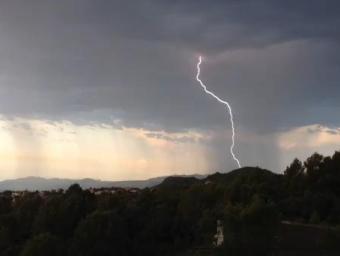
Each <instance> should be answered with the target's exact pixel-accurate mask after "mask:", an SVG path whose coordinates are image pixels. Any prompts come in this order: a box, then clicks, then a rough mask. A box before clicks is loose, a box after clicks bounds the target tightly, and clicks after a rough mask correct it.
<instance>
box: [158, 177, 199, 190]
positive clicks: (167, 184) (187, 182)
mask: <svg viewBox="0 0 340 256" xmlns="http://www.w3.org/2000/svg"><path fill="white" fill-rule="evenodd" d="M200 182H202V181H201V180H200V179H198V178H195V177H181V176H170V177H167V178H165V179H164V180H163V181H162V183H161V184H159V185H158V186H157V187H158V188H174V189H180V188H188V187H190V186H192V185H194V184H197V183H200Z"/></svg>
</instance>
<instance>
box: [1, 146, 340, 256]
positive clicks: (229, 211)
mask: <svg viewBox="0 0 340 256" xmlns="http://www.w3.org/2000/svg"><path fill="white" fill-rule="evenodd" d="M217 220H221V222H222V223H223V229H224V244H223V246H221V247H219V248H214V247H213V242H214V239H215V238H214V235H215V234H216V222H217ZM281 221H291V222H298V223H307V224H308V223H312V224H317V225H322V226H331V227H337V225H339V224H340V152H335V153H334V155H333V156H331V157H324V156H322V155H320V154H317V153H315V154H313V155H312V156H311V157H309V158H308V159H307V160H306V161H305V162H304V163H302V162H301V161H299V160H297V159H296V160H294V161H293V163H292V164H291V165H290V166H289V167H287V169H286V170H285V171H284V174H282V175H279V174H274V173H272V172H269V171H267V170H263V169H260V168H250V167H247V168H242V169H238V170H235V171H233V172H230V173H226V174H220V173H216V174H213V175H210V176H208V177H207V178H205V179H203V180H198V179H195V178H180V177H176V178H168V179H166V180H165V181H164V182H163V183H162V184H160V185H159V186H157V187H155V188H150V189H144V190H141V191H140V192H138V193H131V192H128V191H124V190H122V191H120V192H117V193H114V194H112V193H103V194H100V195H94V194H92V193H90V191H89V190H82V189H81V187H80V186H79V185H77V184H75V185H72V186H71V187H70V188H69V189H68V190H67V191H65V192H48V193H46V194H44V196H42V195H41V194H40V193H39V192H27V193H24V195H23V196H21V197H19V198H17V199H16V200H15V201H14V200H13V197H12V192H10V191H7V192H3V193H1V196H0V255H3V256H17V255H20V256H40V255H44V256H45V255H49V256H54V255H56V256H57V255H65V256H66V255H72V256H73V255H75V256H78V255H79V256H95V255H101V256H111V255H119V256H124V255H147V256H152V255H199V253H200V251H201V250H203V249H209V250H210V253H213V254H214V255H225V254H226V253H227V255H272V254H273V253H274V252H275V250H277V247H278V244H279V242H278V237H279V236H280V222H281ZM332 230H333V229H332ZM334 230H335V229H334ZM296 242H297V243H299V241H296ZM339 242H340V240H339V237H338V236H337V232H334V234H332V236H330V237H329V240H327V241H321V242H320V246H325V247H327V248H331V249H334V248H336V247H337V244H339Z"/></svg>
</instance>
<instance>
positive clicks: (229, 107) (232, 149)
mask: <svg viewBox="0 0 340 256" xmlns="http://www.w3.org/2000/svg"><path fill="white" fill-rule="evenodd" d="M201 63H202V56H199V57H198V62H197V74H196V80H197V82H199V84H200V85H201V87H202V88H203V90H204V92H205V93H206V94H209V95H210V96H212V97H214V98H215V99H216V100H217V101H218V102H220V103H222V104H223V105H225V106H226V107H227V108H228V112H229V117H230V123H231V130H232V136H231V140H232V143H231V146H230V153H231V155H232V156H233V159H234V160H235V161H236V163H237V165H238V167H239V168H241V164H240V161H239V160H238V158H237V157H236V156H235V154H234V146H235V127H234V117H233V111H232V109H231V106H230V104H229V103H228V102H227V101H225V100H222V99H220V98H219V97H218V96H216V95H215V94H214V93H213V92H211V91H209V90H208V89H207V87H206V86H205V84H204V83H203V82H202V80H201V79H200V74H201Z"/></svg>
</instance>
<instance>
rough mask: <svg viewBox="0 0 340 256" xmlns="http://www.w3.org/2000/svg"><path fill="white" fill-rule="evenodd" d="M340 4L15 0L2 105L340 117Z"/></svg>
mask: <svg viewBox="0 0 340 256" xmlns="http://www.w3.org/2000/svg"><path fill="white" fill-rule="evenodd" d="M337 2H338V1H327V2H324V1H310V0H308V1H307V0H306V1H298V2H297V1H232V0H230V1H213V2H211V1H197V0H195V1H100V0H99V1H89V0H82V1H78V0H73V1H69V0H67V1H66V0H61V1H52V0H32V1H18V0H10V1H9V0H8V1H1V3H0V68H1V69H0V71H1V73H0V89H1V91H0V110H1V113H2V114H6V115H9V116H11V115H12V116H15V115H18V116H25V115H35V116H42V117H44V118H48V119H69V120H71V121H75V122H76V121H77V122H111V120H112V119H121V120H123V122H124V123H125V124H126V125H129V126H134V127H143V126H144V127H148V128H150V127H151V128H155V129H158V128H162V129H167V130H182V129H190V128H200V129H216V128H218V129H221V128H223V127H225V126H226V125H227V123H226V120H225V109H223V107H222V106H221V105H218V104H216V103H215V102H214V101H213V100H211V99H210V98H208V97H206V95H203V93H202V91H201V90H200V88H199V87H198V85H197V84H196V82H195V81H194V75H195V64H196V63H195V62H196V58H197V55H198V54H203V55H205V56H206V62H205V63H204V64H203V65H202V69H203V70H202V79H203V80H204V81H205V82H206V83H207V85H208V86H209V87H210V89H212V90H214V91H215V92H217V93H218V94H219V95H220V96H221V97H222V98H225V99H227V100H229V101H230V103H231V104H232V106H233V107H234V111H235V119H236V122H237V125H238V126H239V127H243V128H244V129H248V130H251V131H255V132H259V133H266V132H272V131H277V130H280V129H282V128H290V127H294V126H298V125H305V124H310V123H324V124H328V125H338V124H339V123H340V117H339V115H338V113H339V109H340V106H339V100H338V98H339V95H340V86H339V85H338V81H339V78H340V77H339V76H340V72H339V71H340V69H339V64H340V51H339V39H340V38H339V33H337V28H338V27H339V26H340V16H339V15H338V14H339V11H340V4H338V3H337Z"/></svg>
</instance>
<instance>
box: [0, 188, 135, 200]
mask: <svg viewBox="0 0 340 256" xmlns="http://www.w3.org/2000/svg"><path fill="white" fill-rule="evenodd" d="M66 191H67V189H52V190H45V191H29V190H22V191H9V190H8V191H3V192H0V197H1V196H5V197H11V198H12V203H15V202H16V201H17V200H19V199H20V198H22V197H24V196H25V195H28V194H37V195H39V196H40V197H41V198H42V199H45V198H47V197H48V196H49V195H51V194H65V193H66ZM84 191H88V192H89V193H91V194H93V195H96V196H99V195H102V194H116V193H131V194H135V193H138V192H140V191H141V189H139V188H118V187H110V188H88V189H84Z"/></svg>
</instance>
